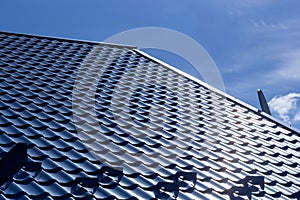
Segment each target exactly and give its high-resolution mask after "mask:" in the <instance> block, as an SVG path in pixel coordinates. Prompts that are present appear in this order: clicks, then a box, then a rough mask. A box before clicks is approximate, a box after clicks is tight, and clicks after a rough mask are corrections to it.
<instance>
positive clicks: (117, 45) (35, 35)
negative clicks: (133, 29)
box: [0, 30, 137, 49]
mask: <svg viewBox="0 0 300 200" xmlns="http://www.w3.org/2000/svg"><path fill="white" fill-rule="evenodd" d="M1 33H4V34H11V35H18V36H26V37H37V38H42V39H53V40H59V41H70V42H79V43H89V44H95V45H97V44H98V45H99V44H100V45H106V46H111V47H122V48H128V49H137V47H136V46H133V45H123V44H113V43H107V42H99V41H92V40H82V39H71V38H64V37H55V36H46V35H39V34H32V33H16V32H10V31H1V30H0V34H1Z"/></svg>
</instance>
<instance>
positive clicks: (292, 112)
mask: <svg viewBox="0 0 300 200" xmlns="http://www.w3.org/2000/svg"><path fill="white" fill-rule="evenodd" d="M299 100H300V93H290V94H287V95H285V96H275V97H273V98H272V99H271V101H270V102H269V106H270V109H271V111H272V113H273V114H275V116H278V117H280V118H281V119H282V120H284V121H285V122H288V123H290V124H291V123H294V122H296V121H300V111H299V110H300V106H299V105H298V102H299Z"/></svg>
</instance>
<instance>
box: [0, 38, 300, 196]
mask: <svg viewBox="0 0 300 200" xmlns="http://www.w3.org/2000/svg"><path fill="white" fill-rule="evenodd" d="M116 55H117V56H116ZM87 57H92V58H93V59H88V61H86V60H87V59H86V58H87ZM112 57H113V59H112ZM83 65H95V66H97V67H98V69H99V70H100V71H101V73H102V76H101V78H100V79H99V80H94V77H95V74H85V77H83V78H82V79H80V77H78V71H79V68H80V67H82V66H83ZM104 65H105V67H103V66H104ZM128 70H135V76H133V77H131V78H128V80H124V84H123V85H121V86H120V87H122V86H123V87H124V88H123V90H124V91H126V90H128V87H131V85H132V84H133V83H136V82H143V81H145V80H154V82H155V81H156V82H155V83H156V84H153V83H152V84H148V85H145V86H144V87H142V88H139V89H137V90H135V92H134V94H133V95H132V96H131V99H130V106H129V108H130V110H129V114H130V117H131V121H130V123H128V121H124V124H123V125H121V126H123V127H121V128H120V123H117V122H116V121H115V116H114V114H113V112H114V113H120V115H121V114H122V111H117V110H113V108H116V107H112V105H111V98H112V94H113V92H114V88H115V87H116V84H117V83H118V81H119V80H120V79H121V77H122V76H123V75H124V73H126V72H127V71H128ZM78 78H79V79H78ZM76 79H77V80H79V81H80V82H81V83H82V84H81V86H82V87H83V88H82V92H83V93H84V92H85V90H86V88H85V86H89V81H98V83H97V84H98V85H97V92H96V97H95V99H96V103H95V110H96V114H97V120H98V123H99V132H100V133H101V137H98V138H97V140H95V138H93V137H92V135H93V130H90V129H89V126H88V124H89V123H93V122H88V121H87V120H88V118H87V116H86V112H85V109H86V107H85V106H86V104H85V102H84V101H85V100H86V99H84V98H83V99H81V100H80V99H79V100H78V102H76V103H77V104H76V105H77V106H78V108H79V109H77V110H76V111H80V110H82V112H78V113H76V116H77V118H74V113H73V110H72V106H74V105H72V104H74V102H72V98H73V96H72V95H73V89H74V82H75V80H76ZM85 83H86V84H85ZM178 83H180V84H178ZM174 91H177V93H180V94H181V95H180V97H182V99H178V98H177V96H176V95H174ZM76 95H78V96H80V93H79V94H76ZM184 96H186V97H187V98H186V99H184V98H183V97H184ZM118 102H119V103H120V104H122V95H120V96H119V99H118V98H117V99H116V101H115V103H116V104H117V103H118ZM191 105H192V106H191ZM153 106H160V107H162V108H163V109H164V110H163V111H162V112H164V113H165V116H164V117H162V113H151V112H154V111H153V110H151V107H153ZM190 108H198V109H190ZM0 113H1V115H0V159H1V158H3V157H4V156H5V155H6V154H7V152H9V151H10V150H11V149H12V148H13V147H14V146H15V145H16V144H18V143H25V144H27V153H28V157H27V163H26V165H24V167H23V168H22V169H21V170H19V171H18V172H17V173H16V174H15V175H14V176H13V178H12V179H11V180H9V181H7V182H6V183H4V184H3V185H2V186H0V199H33V198H36V199H57V198H62V199H68V198H69V199H91V198H97V199H155V198H157V199H168V198H169V199H172V198H177V199H300V193H299V191H300V179H299V177H300V165H299V163H300V162H299V159H300V145H299V133H297V132H296V131H294V130H292V129H289V128H288V127H285V126H283V125H281V124H279V123H277V122H275V121H272V120H270V119H268V118H267V117H265V116H263V115H261V114H260V113H258V112H255V111H253V110H251V109H249V108H247V107H245V106H243V105H241V104H239V103H237V102H235V101H234V100H232V99H228V98H227V97H224V96H223V95H222V94H220V93H217V92H214V91H212V90H210V89H209V88H207V87H205V86H203V85H201V84H200V83H198V82H195V81H192V80H190V79H188V78H186V77H185V76H183V75H181V74H178V73H176V72H175V71H172V70H170V69H169V68H168V67H166V66H163V65H161V64H159V63H157V62H155V61H153V60H151V59H150V58H148V57H145V56H143V55H141V54H139V53H138V52H137V51H135V50H133V49H130V48H127V47H122V46H110V45H106V44H97V43H89V42H82V41H71V40H67V39H55V38H47V37H38V36H29V35H21V34H12V33H5V32H1V33H0ZM153 114H154V116H156V118H151V119H150V117H149V116H153ZM121 117H122V116H121ZM75 120H77V121H76V122H75ZM150 120H152V124H151V125H153V126H156V125H161V124H162V122H163V124H164V125H163V127H162V129H159V130H158V131H152V132H151V131H148V132H147V133H143V131H142V130H143V129H141V127H143V126H149V121H150ZM75 123H77V124H80V123H81V124H87V126H82V127H83V128H84V129H85V130H84V131H85V132H87V135H88V136H89V137H86V138H85V139H83V138H79V136H78V132H77V131H78V130H77V129H76V126H75ZM125 129H127V130H136V131H132V132H129V133H128V132H125V131H124V130H125ZM147 130H149V129H147ZM151 130H155V127H153V129H151ZM89 131H90V132H89ZM139 134H146V135H147V136H148V137H139ZM174 137H177V140H174ZM111 143H113V144H115V145H114V147H115V148H114V149H109V147H111V145H109V144H111ZM86 144H89V146H90V147H91V146H93V145H94V148H95V149H94V150H95V151H96V153H97V154H99V155H101V158H102V159H103V160H99V159H96V158H95V154H93V153H91V151H90V149H88V148H87V147H86ZM158 148H159V153H157V151H155V149H158ZM141 152H142V153H141ZM128 153H130V155H134V154H137V156H140V157H138V158H137V160H134V159H133V160H132V159H129V158H130V157H128V159H124V158H127V157H125V156H126V155H127V154H128ZM174 155H175V158H174V162H172V163H170V159H168V158H169V157H172V156H173V157H174ZM110 164H112V165H116V166H118V165H121V166H122V167H121V168H120V170H118V169H116V168H115V167H112V166H111V165H110ZM124 166H126V167H124ZM137 169H139V170H137Z"/></svg>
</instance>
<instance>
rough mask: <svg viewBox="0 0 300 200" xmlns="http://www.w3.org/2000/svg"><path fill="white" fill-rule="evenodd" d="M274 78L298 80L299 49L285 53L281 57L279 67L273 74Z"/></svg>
mask: <svg viewBox="0 0 300 200" xmlns="http://www.w3.org/2000/svg"><path fill="white" fill-rule="evenodd" d="M274 75H275V77H281V78H283V79H286V80H290V81H291V80H296V81H298V80H299V79H300V49H294V50H293V51H289V52H286V53H284V54H282V56H281V67H280V68H279V69H277V70H275V72H274Z"/></svg>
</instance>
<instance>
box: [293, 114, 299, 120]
mask: <svg viewBox="0 0 300 200" xmlns="http://www.w3.org/2000/svg"><path fill="white" fill-rule="evenodd" d="M294 121H300V112H298V113H297V114H296V115H295V117H294Z"/></svg>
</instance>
